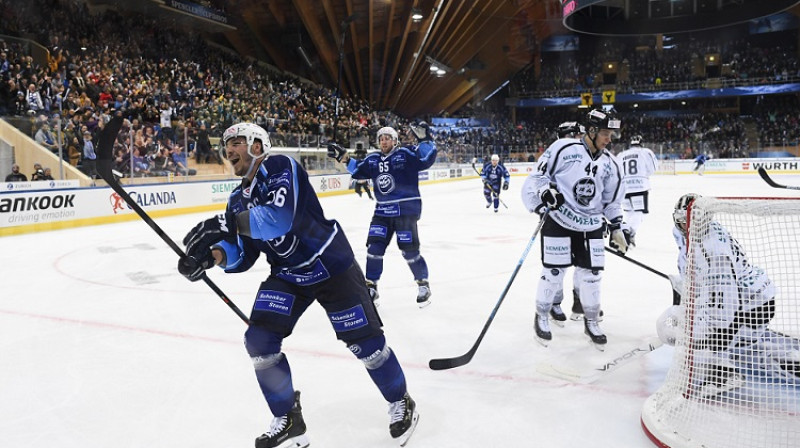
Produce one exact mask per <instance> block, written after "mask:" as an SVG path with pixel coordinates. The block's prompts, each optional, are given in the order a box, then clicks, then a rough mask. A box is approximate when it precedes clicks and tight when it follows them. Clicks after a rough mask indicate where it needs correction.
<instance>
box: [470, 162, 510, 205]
mask: <svg viewBox="0 0 800 448" xmlns="http://www.w3.org/2000/svg"><path fill="white" fill-rule="evenodd" d="M472 169H473V170H475V172H476V173H478V176H480V175H481V173H480V171H478V169H477V168H475V164H474V163H473V164H472ZM481 180H482V181H483V185H485V186H486V188H488V189H489V190H490V191H491V192H492V193H493V194H494V195H495V196H497V200H498V201H500V203H501V204H503V207H505V208H508V206H507V205H506V203H505V202H503V200H502V199H500V192H498V191H495V190H494V188H492V186H491V185H489V182H487V181H485V180H483V178H481Z"/></svg>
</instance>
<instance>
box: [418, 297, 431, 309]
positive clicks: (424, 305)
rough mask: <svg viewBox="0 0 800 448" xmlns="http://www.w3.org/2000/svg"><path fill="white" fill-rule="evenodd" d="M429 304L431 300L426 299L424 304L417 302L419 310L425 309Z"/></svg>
mask: <svg viewBox="0 0 800 448" xmlns="http://www.w3.org/2000/svg"><path fill="white" fill-rule="evenodd" d="M430 304H431V300H430V299H428V300H426V301H424V302H417V306H418V307H420V309H422V308H425V307H426V306H428V305H430Z"/></svg>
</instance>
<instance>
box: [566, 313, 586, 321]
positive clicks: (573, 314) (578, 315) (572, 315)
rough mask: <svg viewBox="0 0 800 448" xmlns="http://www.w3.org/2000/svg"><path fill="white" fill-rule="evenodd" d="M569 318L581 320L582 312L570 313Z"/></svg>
mask: <svg viewBox="0 0 800 448" xmlns="http://www.w3.org/2000/svg"><path fill="white" fill-rule="evenodd" d="M569 320H574V321H579V320H583V313H572V314H571V315H570V316H569Z"/></svg>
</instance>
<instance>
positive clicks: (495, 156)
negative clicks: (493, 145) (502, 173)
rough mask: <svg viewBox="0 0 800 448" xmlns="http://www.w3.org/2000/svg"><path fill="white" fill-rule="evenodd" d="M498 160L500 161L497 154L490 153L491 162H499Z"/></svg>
mask: <svg viewBox="0 0 800 448" xmlns="http://www.w3.org/2000/svg"><path fill="white" fill-rule="evenodd" d="M499 161H500V156H498V155H497V154H492V162H499Z"/></svg>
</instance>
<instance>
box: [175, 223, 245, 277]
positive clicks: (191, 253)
mask: <svg viewBox="0 0 800 448" xmlns="http://www.w3.org/2000/svg"><path fill="white" fill-rule="evenodd" d="M235 237H236V220H235V219H233V214H232V213H223V214H219V215H217V216H215V217H213V218H210V219H206V220H205V221H201V222H200V223H198V224H197V225H196V226H194V228H193V229H192V230H190V231H189V233H187V234H186V236H185V237H184V238H183V244H184V245H185V246H186V256H185V257H183V258H181V259H180V260H178V272H180V273H181V274H183V276H184V277H186V278H188V279H189V280H191V281H193V282H196V281H197V280H200V278H202V276H203V272H204V271H205V270H206V269H210V268H212V267H213V266H214V257H213V255H212V254H211V246H213V245H214V244H217V243H219V242H220V241H222V240H224V239H233V238H235Z"/></svg>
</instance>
